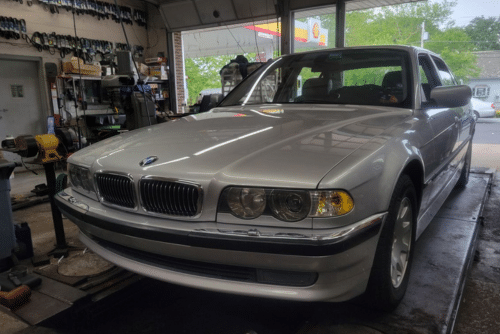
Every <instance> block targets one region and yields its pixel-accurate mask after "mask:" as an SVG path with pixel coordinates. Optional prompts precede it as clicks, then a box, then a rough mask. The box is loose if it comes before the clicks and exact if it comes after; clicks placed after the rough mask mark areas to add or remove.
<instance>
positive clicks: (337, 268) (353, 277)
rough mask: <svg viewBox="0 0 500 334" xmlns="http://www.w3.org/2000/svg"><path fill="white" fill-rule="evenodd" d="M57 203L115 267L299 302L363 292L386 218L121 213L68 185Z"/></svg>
mask: <svg viewBox="0 0 500 334" xmlns="http://www.w3.org/2000/svg"><path fill="white" fill-rule="evenodd" d="M56 203H57V205H58V207H59V209H60V210H61V211H62V213H63V214H64V215H65V216H67V217H68V218H69V219H70V220H71V221H73V222H74V223H75V224H76V225H78V227H79V228H80V230H81V234H80V239H81V241H82V242H83V243H84V244H86V245H87V246H88V247H89V248H90V249H92V250H93V251H94V252H96V253H97V254H99V255H100V256H102V257H103V258H105V259H107V260H108V261H110V262H112V263H114V264H116V265H118V266H120V267H123V268H126V269H128V270H131V271H134V272H137V273H139V274H142V275H146V276H149V277H153V278H156V279H160V280H163V281H167V282H171V283H175V284H180V285H184V286H189V287H196V288H201V289H206V290H213V291H220V292H228V293H234V294H242V295H251V296H259V297H270V298H279V299H290V300H302V301H344V300H348V299H351V298H353V297H355V296H357V295H359V294H361V293H363V292H364V290H365V289H366V284H367V282H368V278H369V275H370V271H371V266H372V262H373V258H374V255H375V250H376V246H377V242H378V238H379V233H380V230H381V226H382V224H383V222H384V220H385V216H386V215H385V213H382V214H378V215H374V216H372V217H369V218H367V219H365V220H363V221H361V222H358V223H356V224H352V225H350V226H347V227H343V228H336V229H330V230H321V231H320V232H318V231H314V233H313V230H310V229H307V230H301V231H297V230H290V231H288V230H287V231H286V232H287V233H283V232H285V231H284V229H281V228H280V229H278V228H260V227H259V230H256V229H255V227H253V228H251V227H249V228H248V229H247V230H245V229H244V228H242V226H237V227H235V228H232V227H231V226H230V225H228V224H218V223H216V222H202V223H193V222H179V221H173V220H167V219H161V218H154V217H145V216H140V215H137V214H132V213H125V212H122V211H120V210H116V209H112V208H109V207H105V206H102V205H101V204H100V203H99V202H96V201H93V200H90V199H87V198H85V197H84V196H81V195H79V194H77V193H73V192H71V190H70V189H67V190H66V191H65V192H61V193H59V194H58V195H57V196H56ZM228 272H229V273H230V274H228ZM243 273H245V274H243ZM252 277H255V279H252ZM262 277H264V279H263V280H262ZM269 277H272V278H271V280H269ZM312 277H313V278H314V279H312Z"/></svg>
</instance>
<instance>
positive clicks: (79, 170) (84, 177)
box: [68, 164, 95, 192]
mask: <svg viewBox="0 0 500 334" xmlns="http://www.w3.org/2000/svg"><path fill="white" fill-rule="evenodd" d="M68 175H69V182H70V183H71V186H72V187H74V188H77V189H78V188H80V189H83V190H86V191H88V192H95V190H94V183H93V181H92V176H91V174H90V170H89V169H88V168H85V167H80V166H77V165H73V164H68Z"/></svg>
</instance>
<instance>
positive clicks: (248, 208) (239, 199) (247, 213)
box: [227, 188, 266, 219]
mask: <svg viewBox="0 0 500 334" xmlns="http://www.w3.org/2000/svg"><path fill="white" fill-rule="evenodd" d="M227 204H228V206H229V208H230V209H231V211H232V212H233V213H234V215H235V216H236V217H239V218H247V219H251V218H257V217H258V216H260V215H261V214H262V212H264V209H265V208H266V192H265V191H264V189H259V188H229V192H228V195H227Z"/></svg>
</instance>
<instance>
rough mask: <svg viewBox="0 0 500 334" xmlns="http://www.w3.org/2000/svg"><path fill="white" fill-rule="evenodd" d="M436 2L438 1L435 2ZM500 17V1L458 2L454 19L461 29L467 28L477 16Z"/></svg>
mask: <svg viewBox="0 0 500 334" xmlns="http://www.w3.org/2000/svg"><path fill="white" fill-rule="evenodd" d="M433 1H434V2H436V0H433ZM481 15H483V16H484V17H485V18H487V17H491V16H496V17H499V16H500V0H457V5H456V6H455V7H454V12H453V15H452V19H453V20H455V25H457V26H459V27H463V26H466V25H467V24H469V22H470V21H471V20H472V19H474V18H475V17H476V16H481Z"/></svg>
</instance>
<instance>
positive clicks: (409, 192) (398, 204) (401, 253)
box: [366, 175, 418, 311]
mask: <svg viewBox="0 0 500 334" xmlns="http://www.w3.org/2000/svg"><path fill="white" fill-rule="evenodd" d="M417 208H418V205H417V195H416V192H415V187H414V185H413V182H412V181H411V179H410V177H408V176H407V175H402V176H401V177H400V178H399V180H398V182H397V183H396V187H395V189H394V193H393V195H392V198H391V203H390V206H389V211H388V215H387V218H386V222H385V224H384V227H383V229H382V232H381V235H380V239H379V242H378V245H377V251H376V253H375V260H374V263H373V267H372V271H371V274H370V279H369V281H368V287H367V291H366V297H367V298H368V300H369V302H370V304H369V305H370V306H371V307H374V308H376V309H379V310H383V311H391V310H393V309H395V308H396V306H398V304H399V303H400V302H401V300H402V299H403V297H404V295H405V292H406V288H407V286H408V280H409V277H410V267H411V263H412V259H413V253H414V242H415V230H416V217H417Z"/></svg>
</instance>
